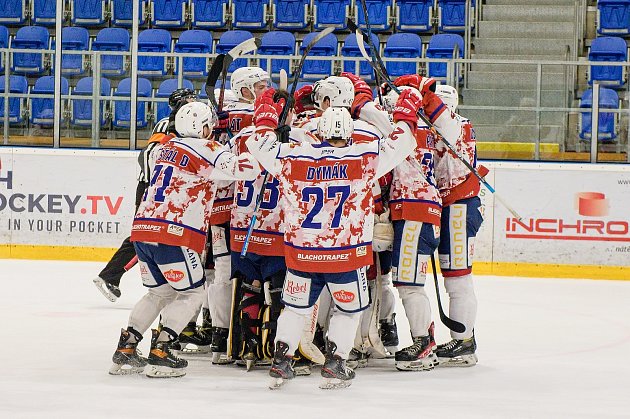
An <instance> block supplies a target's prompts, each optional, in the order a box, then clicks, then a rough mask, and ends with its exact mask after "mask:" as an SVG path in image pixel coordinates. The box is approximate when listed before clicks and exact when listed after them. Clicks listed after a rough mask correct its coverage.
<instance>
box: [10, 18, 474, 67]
mask: <svg viewBox="0 0 630 419" xmlns="http://www.w3.org/2000/svg"><path fill="white" fill-rule="evenodd" d="M3 30H4V31H3ZM3 36H4V37H6V38H5V40H4V41H2V40H1V39H0V44H2V42H5V43H7V42H8V31H7V29H6V28H4V27H0V38H2V37H3ZM315 36H317V33H316V32H313V33H310V34H308V35H306V36H305V37H304V39H303V40H302V43H301V44H300V48H299V49H296V39H295V36H294V35H293V34H292V33H290V32H284V31H271V32H268V33H266V34H265V35H263V37H262V39H261V47H260V49H259V50H258V52H259V53H260V54H263V55H294V54H296V51H298V52H299V53H300V54H301V53H302V52H303V51H304V48H305V46H306V45H307V44H308V43H309V42H310V41H311V39H313V38H314V37H315ZM252 37H253V35H252V34H251V33H250V32H248V31H242V30H234V31H227V32H224V33H223V34H222V35H221V37H220V39H219V41H218V42H217V44H216V47H214V52H215V53H217V54H220V53H226V52H228V51H229V50H231V49H232V48H233V47H235V46H236V45H238V44H240V43H241V42H243V41H244V40H247V39H249V38H252ZM61 42H62V48H63V50H65V51H70V50H74V51H88V50H92V51H115V52H128V51H129V50H130V39H129V32H128V30H126V29H122V28H105V29H102V30H100V31H99V32H98V34H97V36H96V38H95V39H94V40H93V41H92V42H91V45H90V38H89V34H88V31H87V29H85V28H82V27H66V28H63V30H62V41H61ZM373 42H374V44H375V45H379V42H378V37H377V36H376V35H374V37H373ZM49 44H51V42H50V37H49V33H48V29H46V28H44V27H41V26H27V27H24V28H21V29H19V30H18V32H17V34H16V36H15V37H14V39H13V41H12V42H11V47H13V48H26V49H48V48H49V47H50V48H54V43H53V44H52V46H51V45H49ZM455 48H457V51H458V56H459V57H460V58H461V57H463V53H464V40H463V38H462V37H461V36H460V35H457V34H436V35H434V36H432V37H431V40H430V41H429V45H428V48H427V50H426V57H428V58H453V56H454V53H455ZM138 51H139V53H140V55H139V57H138V72H139V74H140V75H165V74H167V73H168V72H169V69H168V68H167V60H166V58H165V57H164V55H162V54H160V53H170V52H176V53H184V54H211V53H213V38H212V34H211V33H210V32H209V31H206V30H201V29H191V30H188V31H184V32H182V33H181V34H180V36H179V38H178V39H177V41H176V42H175V43H174V45H173V40H172V38H171V34H170V32H168V31H167V30H165V29H147V30H144V31H141V32H140V33H139V35H138ZM143 54H144V55H143ZM310 55H311V56H320V57H339V56H341V57H361V54H360V51H359V48H358V45H357V42H356V37H355V35H354V34H349V35H347V36H346V37H345V40H344V42H343V46H342V48H341V55H339V50H338V40H337V37H336V35H334V34H329V35H328V36H327V37H324V39H322V40H320V41H319V42H318V43H317V45H315V46H314V47H313V48H312V49H311V51H310ZM383 55H384V56H385V57H389V58H419V57H422V56H423V46H422V39H421V38H420V36H418V35H417V34H413V33H397V34H393V35H391V36H389V37H388V39H387V43H386V45H385V48H384V50H383ZM100 60H101V65H100V69H101V73H102V74H103V75H105V76H123V75H125V74H126V73H127V67H126V62H125V61H126V60H125V57H124V56H123V55H121V54H120V53H118V54H103V55H102V56H101V58H100ZM208 61H209V60H208V58H207V57H203V56H202V57H195V56H185V57H183V58H182V60H181V62H182V70H183V74H184V75H185V76H187V77H205V76H207V74H208V73H207V72H208V64H209V63H208ZM270 61H271V68H267V66H268V60H267V59H261V60H260V65H261V67H262V68H264V69H265V70H268V71H270V72H271V74H274V75H277V74H278V73H279V72H280V69H284V70H285V71H287V73H288V74H291V68H290V66H289V60H288V59H271V60H270ZM358 61H359V62H360V74H361V75H362V76H364V77H366V78H368V79H371V78H372V76H373V72H372V69H371V68H370V66H369V64H368V63H367V62H365V60H363V59H362V58H361V59H359V60H358ZM245 65H247V62H246V60H245V59H238V60H235V61H234V62H233V63H232V65H231V66H230V68H229V71H233V70H234V69H236V68H238V67H242V66H245ZM61 67H62V70H61V71H62V74H64V75H80V74H83V73H84V71H85V68H86V59H85V55H80V54H63V55H62V66H61ZM178 67H179V66H178V65H175V68H174V69H173V73H174V74H178V72H179V68H178ZM355 67H356V62H353V61H352V60H345V61H344V71H351V72H355V71H356V68H355ZM1 70H2V69H1V68H0V71H1ZM11 70H12V71H13V72H14V73H20V74H40V73H42V72H43V71H45V70H46V68H45V66H44V58H43V54H41V53H28V52H20V53H17V52H16V53H14V54H13V61H12V68H11ZM387 70H388V71H389V72H390V74H391V75H392V76H398V75H401V74H408V73H412V72H416V71H417V63H416V62H388V63H387ZM446 70H447V69H446V63H430V64H429V74H430V75H431V76H432V77H438V78H441V77H446ZM303 71H304V75H303V77H304V78H307V79H313V78H320V77H325V76H327V75H330V74H332V71H333V68H332V61H331V60H307V61H306V63H305V65H304V69H303Z"/></svg>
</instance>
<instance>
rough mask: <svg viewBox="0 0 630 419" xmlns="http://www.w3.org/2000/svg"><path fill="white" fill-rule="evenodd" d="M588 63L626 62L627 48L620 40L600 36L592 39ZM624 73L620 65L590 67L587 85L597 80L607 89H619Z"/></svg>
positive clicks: (623, 80)
mask: <svg viewBox="0 0 630 419" xmlns="http://www.w3.org/2000/svg"><path fill="white" fill-rule="evenodd" d="M588 59H589V61H608V62H615V61H622V62H623V61H626V60H627V59H628V46H627V45H626V41H624V40H623V39H622V38H617V37H614V36H602V37H599V38H595V39H593V42H592V43H591V49H590V51H589V53H588ZM625 75H626V73H625V71H624V69H623V67H622V66H621V65H617V66H615V65H609V66H607V65H606V66H591V67H590V71H589V80H588V84H593V81H594V80H597V81H598V82H599V83H600V84H602V85H606V86H608V87H621V86H623V85H624V84H625Z"/></svg>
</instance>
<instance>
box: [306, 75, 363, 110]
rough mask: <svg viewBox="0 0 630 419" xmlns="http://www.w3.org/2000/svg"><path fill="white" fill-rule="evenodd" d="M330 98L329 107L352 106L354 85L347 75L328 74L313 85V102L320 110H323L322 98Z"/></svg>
mask: <svg viewBox="0 0 630 419" xmlns="http://www.w3.org/2000/svg"><path fill="white" fill-rule="evenodd" d="M326 98H328V99H329V100H330V106H331V107H341V106H343V107H345V108H349V107H351V106H352V102H353V101H354V86H353V85H352V81H351V80H350V79H349V78H347V77H339V76H330V77H326V78H325V79H323V80H319V81H317V82H316V83H315V85H314V86H313V103H315V107H316V108H317V109H319V110H320V111H321V110H323V108H322V105H323V103H324V100H325V99H326Z"/></svg>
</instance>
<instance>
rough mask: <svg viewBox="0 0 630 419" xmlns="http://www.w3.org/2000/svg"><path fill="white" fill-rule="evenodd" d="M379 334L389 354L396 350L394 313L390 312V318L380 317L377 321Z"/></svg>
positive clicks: (396, 338)
mask: <svg viewBox="0 0 630 419" xmlns="http://www.w3.org/2000/svg"><path fill="white" fill-rule="evenodd" d="M379 324H380V329H379V335H380V336H381V341H382V342H383V345H384V346H385V349H387V352H389V353H390V354H393V353H396V351H398V343H399V341H398V328H397V327H396V313H394V314H392V318H391V320H387V319H382V320H380V321H379Z"/></svg>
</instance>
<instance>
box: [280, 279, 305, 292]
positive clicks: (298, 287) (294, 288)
mask: <svg viewBox="0 0 630 419" xmlns="http://www.w3.org/2000/svg"><path fill="white" fill-rule="evenodd" d="M284 290H285V291H286V292H287V293H289V294H302V293H305V292H307V286H306V282H304V283H299V282H295V281H292V280H290V279H289V280H288V281H287V284H286V286H285V287H284Z"/></svg>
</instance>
